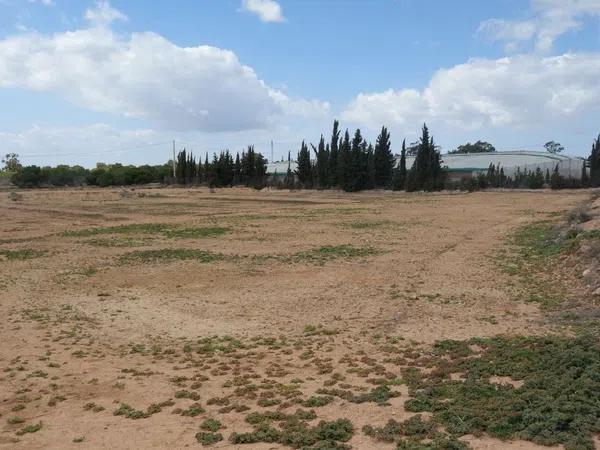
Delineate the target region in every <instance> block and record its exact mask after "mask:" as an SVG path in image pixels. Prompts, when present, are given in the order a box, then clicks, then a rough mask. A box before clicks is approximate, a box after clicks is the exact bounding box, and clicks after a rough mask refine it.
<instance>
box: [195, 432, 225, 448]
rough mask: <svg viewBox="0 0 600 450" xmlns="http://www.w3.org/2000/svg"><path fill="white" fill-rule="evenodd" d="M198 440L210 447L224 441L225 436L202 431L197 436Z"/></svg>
mask: <svg viewBox="0 0 600 450" xmlns="http://www.w3.org/2000/svg"><path fill="white" fill-rule="evenodd" d="M196 440H197V441H198V442H199V443H200V444H202V445H204V446H208V445H213V444H216V443H217V442H220V441H222V440H223V435H222V434H221V433H207V432H204V431H201V432H199V433H197V434H196Z"/></svg>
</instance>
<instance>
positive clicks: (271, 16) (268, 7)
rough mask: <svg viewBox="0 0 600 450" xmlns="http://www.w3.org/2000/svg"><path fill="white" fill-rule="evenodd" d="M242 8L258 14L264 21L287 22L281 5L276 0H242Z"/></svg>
mask: <svg viewBox="0 0 600 450" xmlns="http://www.w3.org/2000/svg"><path fill="white" fill-rule="evenodd" d="M242 10H244V11H248V12H250V13H253V14H256V15H257V16H258V17H259V18H260V20H262V21H263V22H285V17H283V11H282V9H281V5H280V4H279V3H277V2H276V1H275V0H242Z"/></svg>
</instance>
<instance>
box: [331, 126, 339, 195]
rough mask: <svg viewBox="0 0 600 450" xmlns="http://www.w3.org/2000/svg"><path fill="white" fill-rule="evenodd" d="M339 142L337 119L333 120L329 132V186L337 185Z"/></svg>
mask: <svg viewBox="0 0 600 450" xmlns="http://www.w3.org/2000/svg"><path fill="white" fill-rule="evenodd" d="M339 143H340V124H339V122H338V121H337V120H334V121H333V131H332V132H331V141H330V143H329V166H328V168H329V186H332V187H334V186H337V185H338V157H339Z"/></svg>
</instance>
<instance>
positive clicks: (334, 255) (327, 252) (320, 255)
mask: <svg viewBox="0 0 600 450" xmlns="http://www.w3.org/2000/svg"><path fill="white" fill-rule="evenodd" d="M380 253H381V252H380V251H379V250H376V249H374V248H372V247H354V246H353V245H349V244H345V245H325V246H323V247H319V248H316V249H314V250H308V251H304V252H298V253H295V254H293V255H286V256H280V257H277V259H279V260H281V261H282V262H286V263H309V264H316V265H324V264H325V263H327V262H329V261H334V260H337V259H355V258H365V257H367V256H373V255H378V254H380Z"/></svg>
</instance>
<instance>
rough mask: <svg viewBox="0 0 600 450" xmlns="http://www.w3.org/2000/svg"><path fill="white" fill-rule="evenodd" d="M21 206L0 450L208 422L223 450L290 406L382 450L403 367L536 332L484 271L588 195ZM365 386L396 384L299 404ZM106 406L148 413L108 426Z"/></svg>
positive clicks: (328, 195) (146, 442) (3, 246)
mask: <svg viewBox="0 0 600 450" xmlns="http://www.w3.org/2000/svg"><path fill="white" fill-rule="evenodd" d="M21 193H22V194H23V198H22V199H21V200H19V201H11V200H10V198H9V197H8V196H7V195H3V196H2V198H0V216H1V218H2V220H1V222H0V314H1V316H2V318H3V320H2V321H1V322H0V339H1V342H2V344H1V346H0V367H1V368H2V370H3V372H0V414H1V418H0V420H1V421H2V422H1V425H0V429H1V430H2V432H1V433H0V447H4V448H27V449H36V448H54V449H68V448H153V447H154V448H183V447H194V446H201V444H199V443H198V442H197V441H196V438H195V435H196V433H198V432H199V431H200V424H201V423H202V422H203V421H204V420H205V419H207V418H214V419H218V420H219V421H220V422H221V423H222V425H223V428H222V429H221V430H219V432H220V433H222V435H223V437H224V440H223V441H221V442H218V443H216V444H215V445H214V447H215V448H234V447H236V446H234V445H233V444H231V443H229V442H228V437H229V435H230V434H231V433H232V432H244V431H251V430H252V427H251V426H250V425H249V424H247V423H245V422H244V417H245V416H246V414H247V413H249V412H251V411H262V412H264V411H265V410H273V411H275V410H279V411H284V412H286V413H288V414H289V413H292V412H294V411H295V410H296V409H297V408H298V407H305V409H307V410H308V409H310V408H311V407H313V408H314V409H315V412H316V414H317V415H318V418H319V419H325V420H334V419H339V418H347V419H350V420H351V421H352V423H353V425H354V429H355V434H354V437H353V438H352V439H351V440H350V441H349V442H348V444H350V445H352V447H353V448H356V449H367V448H389V449H391V448H393V445H392V444H390V445H384V444H381V443H378V442H375V441H373V440H372V439H371V438H369V437H368V436H366V435H364V434H363V433H362V432H361V431H360V429H361V427H362V426H363V425H365V424H371V425H379V426H380V425H383V424H384V423H385V422H386V421H387V420H388V419H389V418H395V419H397V420H401V419H406V418H408V417H410V416H412V415H413V414H412V413H408V412H405V411H404V409H403V403H404V401H405V400H406V399H407V395H408V393H407V392H408V391H407V388H406V386H405V385H403V384H402V382H401V380H402V377H401V368H402V366H403V365H404V364H406V361H407V360H406V358H408V360H410V353H411V352H415V351H416V352H418V351H420V349H427V348H428V346H430V345H431V344H432V343H433V342H434V341H436V340H438V339H447V338H450V339H466V338H469V337H473V336H492V335H497V334H535V333H542V332H548V331H551V326H550V325H548V324H547V322H546V321H544V320H543V316H542V314H541V313H540V311H539V310H538V307H537V306H536V304H534V303H522V302H519V301H517V300H516V298H517V296H516V295H515V291H516V290H518V286H517V285H516V284H515V281H514V280H513V279H512V278H511V277H510V276H509V275H506V274H504V273H503V272H502V271H500V270H498V267H497V266H496V262H495V261H494V256H495V255H497V254H498V252H499V251H500V250H501V249H503V248H506V247H507V246H508V245H509V244H508V243H507V236H509V235H510V233H511V232H512V231H513V230H515V229H516V228H517V227H519V226H520V225H523V224H526V223H530V222H532V221H535V220H541V219H549V218H553V217H556V216H557V215H559V214H562V213H565V212H566V211H569V210H571V209H572V208H573V207H575V206H576V205H577V204H579V203H580V202H582V201H583V200H585V199H586V198H587V197H588V196H589V193H587V192H568V191H564V192H548V191H544V192H486V193H473V194H436V195H419V194H413V195H409V194H395V193H394V194H393V193H388V192H386V193H364V194H355V195H346V194H343V193H336V192H324V193H321V192H296V193H289V192H275V191H271V192H269V191H263V192H255V191H248V190H229V189H224V190H219V191H217V192H213V193H211V192H209V191H208V190H207V189H193V190H187V189H138V190H135V191H133V190H128V191H122V190H117V189H114V190H91V189H82V190H38V191H23V192H21ZM115 227H116V228H115ZM109 228H110V229H109ZM211 337H212V338H211ZM390 347H393V348H394V349H395V351H396V352H398V353H400V354H403V355H404V357H403V358H400V359H398V358H396V359H394V358H393V357H390V353H389V348H390ZM402 352H404V353H402ZM392 356H393V355H392ZM382 377H383V378H387V379H397V380H398V385H397V388H396V391H397V392H399V393H400V395H399V396H398V397H394V398H390V399H389V405H388V406H379V405H378V404H377V403H374V402H368V401H367V402H363V403H356V402H352V401H348V399H342V398H338V397H334V400H333V402H331V403H329V404H326V405H323V406H319V404H318V402H319V399H322V398H324V396H318V397H316V398H313V400H312V401H311V400H310V398H311V396H314V395H318V394H316V391H317V390H318V389H319V388H323V387H324V386H325V387H329V388H331V387H336V388H339V387H342V389H346V390H351V391H352V392H354V393H361V392H362V393H367V394H368V393H369V392H370V391H371V390H372V389H373V388H374V387H375V386H376V383H377V379H381V378H382ZM168 400H171V401H170V402H167V403H163V405H159V406H158V407H157V406H156V405H155V406H154V407H153V408H151V412H152V414H149V413H148V412H147V408H148V407H149V406H150V405H151V404H157V405H158V404H160V403H161V402H166V401H168ZM121 404H127V405H131V407H132V408H134V409H135V410H139V411H145V412H146V414H145V415H149V417H145V418H140V419H138V420H134V419H131V418H128V417H126V416H127V411H125V413H126V414H125V415H114V412H115V411H116V410H118V408H119V407H120V405H121ZM194 404H198V405H199V406H198V407H197V408H196V409H195V410H194V408H192V409H190V407H191V406H192V405H194ZM261 405H262V406H261ZM177 409H179V410H184V412H185V410H187V414H188V415H185V414H184V415H182V414H177V412H178V411H177ZM159 410H160V411H159ZM173 410H176V411H175V412H176V413H173ZM179 412H181V411H179ZM192 414H197V415H195V416H193V415H192ZM132 415H133V416H135V414H132ZM19 419H21V420H19ZM13 422H18V423H13ZM40 422H41V424H42V428H41V429H40V430H39V431H37V432H35V433H25V434H17V432H19V430H22V429H23V428H24V427H25V426H27V425H35V424H38V423H40ZM315 423H316V422H315ZM466 440H468V441H469V442H470V444H471V446H472V447H473V448H475V449H501V448H502V449H505V448H506V449H529V448H537V447H536V446H535V445H533V444H531V443H527V442H501V441H496V440H493V439H489V438H485V437H477V438H476V437H467V438H466ZM239 448H244V449H254V448H256V449H259V448H280V447H278V444H247V445H240V446H239Z"/></svg>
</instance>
